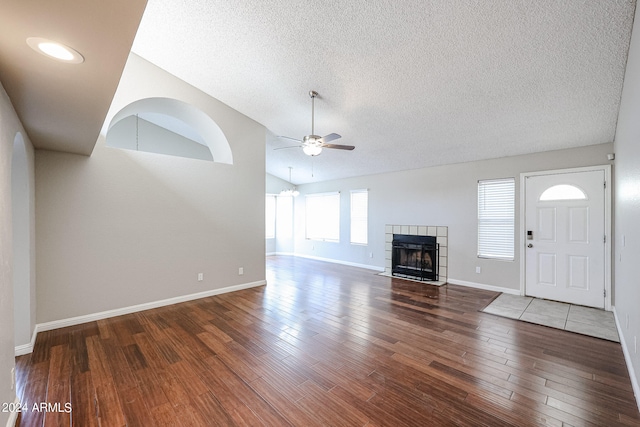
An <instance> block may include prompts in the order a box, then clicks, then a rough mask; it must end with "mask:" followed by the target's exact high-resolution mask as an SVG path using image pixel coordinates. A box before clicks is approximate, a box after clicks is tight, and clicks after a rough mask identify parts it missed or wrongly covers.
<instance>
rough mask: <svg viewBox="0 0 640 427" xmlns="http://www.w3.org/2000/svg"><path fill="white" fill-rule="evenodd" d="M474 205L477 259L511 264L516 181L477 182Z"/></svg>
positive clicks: (513, 256) (509, 179)
mask: <svg viewBox="0 0 640 427" xmlns="http://www.w3.org/2000/svg"><path fill="white" fill-rule="evenodd" d="M477 201H478V206H477V208H478V210H477V227H478V229H477V238H478V242H477V243H478V244H477V256H478V258H483V259H496V260H500V261H514V260H515V222H516V221H515V219H516V209H515V206H516V180H515V178H514V177H509V178H496V179H483V180H478V200H477ZM505 228H506V230H505ZM496 231H498V233H496Z"/></svg>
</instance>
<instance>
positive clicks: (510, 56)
mask: <svg viewBox="0 0 640 427" xmlns="http://www.w3.org/2000/svg"><path fill="white" fill-rule="evenodd" d="M634 8H635V1H631V0H607V1H602V0H563V1H557V0H546V1H516V0H490V1H470V0H467V1H452V0H431V1H425V0H420V1H402V2H388V1H384V2H382V1H370V0H361V1H343V2H335V1H291V0H273V1H257V0H256V1H238V0H216V1H213V0H194V1H175V0H149V2H148V5H147V8H146V11H145V13H144V16H143V19H142V22H141V25H140V28H139V31H138V34H137V36H136V39H135V42H134V45H133V51H134V52H135V53H137V54H138V55H140V56H142V57H144V58H146V59H147V60H149V61H151V62H153V63H155V64H156V65H158V66H160V67H162V68H164V69H165V70H167V71H169V72H170V73H172V74H174V75H176V76H177V77H179V78H181V79H183V80H185V81H187V82H188V83H190V84H192V85H194V86H196V87H198V88H200V89H202V90H203V91H205V92H207V93H208V94H210V95H211V96H213V97H215V98H217V99H219V100H221V101H222V102H225V103H226V104H228V105H229V106H231V107H233V108H235V109H236V110H238V111H240V112H242V113H244V114H246V115H247V116H249V117H251V118H252V119H254V120H256V121H258V122H260V123H262V124H263V125H265V126H266V127H267V128H268V129H269V130H270V131H271V132H273V134H274V135H287V136H292V137H298V138H301V137H302V136H304V135H307V134H309V133H310V131H311V129H310V128H311V123H310V122H311V101H310V98H309V96H308V92H309V90H311V89H313V90H316V91H318V92H319V94H320V97H319V99H318V100H317V102H316V134H319V135H325V134H328V133H331V132H336V133H339V134H341V135H342V136H343V137H342V139H340V140H338V141H335V142H336V143H341V144H351V145H355V146H356V149H355V150H354V151H352V152H348V151H338V150H324V152H323V153H322V154H321V155H320V156H318V157H316V158H314V159H313V162H312V159H311V158H310V157H307V156H305V155H304V154H303V153H302V151H301V150H299V149H295V148H294V149H288V150H276V151H274V150H273V149H274V148H276V147H284V146H288V145H291V144H290V141H287V140H284V139H278V138H269V139H268V141H267V146H266V150H267V172H269V173H271V174H273V175H276V176H279V177H281V178H285V179H288V174H289V169H288V166H292V167H293V182H294V183H296V184H299V183H305V182H313V181H323V180H328V179H334V178H344V177H348V176H358V175H366V174H372V173H380V172H388V171H395V170H403V169H413V168H421V167H427V166H434V165H440V164H447V163H457V162H466V161H473V160H479V159H487V158H495V157H503V156H509V155H517V154H524V153H530V152H537V151H545V150H554V149H561V148H568V147H577V146H583V145H591V144H600V143H606V142H610V141H612V140H613V138H614V132H615V126H616V118H617V114H618V106H619V102H620V93H621V89H622V82H623V77H624V68H625V64H626V57H627V50H628V45H629V38H630V32H631V27H632V23H633V21H632V20H633V12H634ZM256 149H264V147H256ZM312 166H313V171H314V176H313V177H312V172H311V170H312V169H311V168H312Z"/></svg>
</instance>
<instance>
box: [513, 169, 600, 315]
mask: <svg viewBox="0 0 640 427" xmlns="http://www.w3.org/2000/svg"><path fill="white" fill-rule="evenodd" d="M525 204H526V206H525V230H526V231H525V236H524V244H525V246H526V248H525V253H526V257H525V263H526V267H525V294H526V295H529V296H534V297H539V298H546V299H551V300H555V301H563V302H568V303H573V304H580V305H586V306H590V307H598V308H604V306H605V171H604V170H592V171H586V172H568V173H557V174H550V175H536V176H527V177H526V178H525Z"/></svg>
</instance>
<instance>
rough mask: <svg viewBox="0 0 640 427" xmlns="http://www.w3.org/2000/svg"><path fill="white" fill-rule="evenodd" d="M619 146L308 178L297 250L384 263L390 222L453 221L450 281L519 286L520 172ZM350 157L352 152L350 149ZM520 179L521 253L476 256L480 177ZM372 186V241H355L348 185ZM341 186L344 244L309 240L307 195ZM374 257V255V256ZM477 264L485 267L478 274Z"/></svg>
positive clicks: (565, 164)
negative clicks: (352, 241)
mask: <svg viewBox="0 0 640 427" xmlns="http://www.w3.org/2000/svg"><path fill="white" fill-rule="evenodd" d="M612 151H613V145H612V144H610V143H609V144H601V145H595V146H590V147H585V148H577V149H570V150H559V151H553V152H546V153H536V154H529V155H523V156H515V157H507V158H501V159H494V160H485V161H478V162H471V163H461V164H455V165H447V166H440V167H433V168H425V169H417V170H410V171H404V172H396V173H386V174H379V175H369V176H363V177H358V178H351V179H344V180H337V181H328V182H322V183H317V184H306V185H302V186H300V187H299V190H300V191H301V193H302V194H301V195H300V196H299V197H298V198H297V199H296V202H295V213H296V215H295V217H296V223H295V237H296V239H295V252H296V253H297V254H301V255H306V256H315V257H320V258H328V259H336V260H340V261H344V262H349V263H353V264H358V265H370V266H375V267H377V268H380V269H382V268H384V233H385V231H384V226H385V224H403V225H440V226H448V227H449V242H448V244H449V246H448V250H449V254H448V255H449V261H448V262H449V266H448V267H449V269H448V276H449V280H450V281H451V282H453V283H455V282H456V281H457V282H458V283H461V282H470V283H472V284H480V285H485V286H495V287H499V288H507V289H512V290H517V289H519V287H520V270H519V265H520V260H519V253H518V250H517V248H519V245H520V236H519V233H518V231H519V230H520V228H519V227H520V224H519V218H520V212H519V207H520V197H519V195H520V187H519V186H520V183H519V176H520V173H521V172H530V171H538V170H552V169H562V168H571V167H580V166H591V165H602V164H607V163H609V162H608V161H607V157H606V155H607V153H611V152H612ZM346 155H348V153H347V154H346ZM504 177H515V178H516V241H515V244H516V259H515V260H514V261H509V262H507V261H497V260H489V259H479V258H478V257H477V256H476V254H477V188H478V187H477V181H478V180H480V179H490V178H504ZM364 188H366V189H368V190H369V244H368V245H367V246H359V245H351V244H349V221H350V218H349V191H350V190H356V189H364ZM327 191H340V192H341V199H340V202H341V209H340V210H341V218H340V223H341V229H340V243H329V242H318V241H310V240H306V239H305V238H304V212H305V209H304V194H309V193H320V192H327ZM371 255H372V257H371ZM476 266H479V267H481V270H482V272H481V273H480V274H476V272H475V271H476Z"/></svg>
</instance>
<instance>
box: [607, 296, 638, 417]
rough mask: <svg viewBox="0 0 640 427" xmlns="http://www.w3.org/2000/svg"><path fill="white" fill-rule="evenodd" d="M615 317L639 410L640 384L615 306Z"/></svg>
mask: <svg viewBox="0 0 640 427" xmlns="http://www.w3.org/2000/svg"><path fill="white" fill-rule="evenodd" d="M613 318H614V319H615V320H616V328H618V336H619V337H620V345H621V346H622V353H623V354H624V361H625V363H626V364H627V371H628V372H629V378H630V379H631V387H632V388H633V394H634V396H635V398H636V404H637V405H638V410H640V384H638V377H637V376H636V372H635V369H633V363H631V352H630V351H629V347H627V341H626V340H625V337H624V335H623V334H622V326H621V325H620V319H619V318H618V312H617V311H616V308H615V306H614V307H613Z"/></svg>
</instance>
